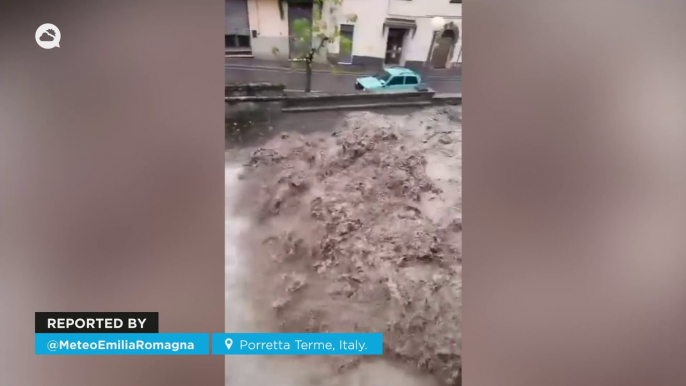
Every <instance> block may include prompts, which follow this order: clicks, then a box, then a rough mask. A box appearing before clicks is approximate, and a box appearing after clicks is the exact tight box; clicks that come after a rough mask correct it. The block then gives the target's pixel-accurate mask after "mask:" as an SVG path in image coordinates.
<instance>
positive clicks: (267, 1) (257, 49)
mask: <svg viewBox="0 0 686 386" xmlns="http://www.w3.org/2000/svg"><path fill="white" fill-rule="evenodd" d="M278 1H279V0H248V13H249V20H250V29H251V30H256V31H257V32H258V35H257V38H253V39H252V48H253V54H254V55H255V57H258V58H265V59H274V58H275V56H274V55H273V53H272V49H273V47H277V48H278V49H279V51H280V54H279V56H278V58H281V59H283V58H287V57H288V5H287V4H285V3H284V4H283V8H284V18H283V19H281V16H280V13H279V4H278ZM327 3H328V2H327ZM328 7H329V6H328V5H326V3H325V7H324V10H323V12H322V15H323V20H324V21H325V22H326V24H327V29H328V31H329V33H330V32H333V28H334V26H335V25H336V24H340V23H346V24H353V25H354V26H355V31H354V34H353V56H367V57H373V58H384V56H385V54H386V39H387V31H386V30H384V28H383V23H384V21H385V20H386V18H387V17H397V18H407V19H414V20H416V23H417V31H416V33H415V35H414V37H413V36H412V34H411V33H410V34H409V36H408V37H407V38H406V40H405V47H404V50H403V51H404V52H403V57H402V59H403V61H408V60H409V61H421V62H424V61H425V60H426V57H427V54H428V53H429V50H430V48H431V47H430V46H431V41H432V36H433V30H432V28H431V18H433V17H434V16H442V17H443V18H444V19H445V20H446V22H451V21H452V22H454V23H455V24H456V25H457V26H458V28H459V29H460V37H459V39H458V42H457V45H456V47H455V50H454V52H455V53H454V55H453V57H452V62H455V61H456V60H457V57H458V54H459V52H460V47H461V44H462V4H452V3H450V2H449V0H343V3H342V5H340V6H339V7H338V10H337V12H335V14H331V13H330V12H329V8H328ZM350 15H356V16H357V20H356V21H355V22H353V23H351V22H348V21H346V19H347V17H348V16H350ZM328 51H329V52H331V53H337V52H338V51H339V42H338V41H336V42H333V43H332V44H329V45H328ZM324 56H325V55H324ZM460 61H461V59H460Z"/></svg>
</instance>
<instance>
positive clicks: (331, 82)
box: [225, 67, 462, 93]
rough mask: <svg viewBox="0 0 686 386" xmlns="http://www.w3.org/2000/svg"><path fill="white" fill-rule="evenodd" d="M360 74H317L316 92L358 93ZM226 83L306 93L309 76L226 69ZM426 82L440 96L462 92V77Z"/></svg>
mask: <svg viewBox="0 0 686 386" xmlns="http://www.w3.org/2000/svg"><path fill="white" fill-rule="evenodd" d="M360 76H364V75H360V74H354V75H353V74H333V73H321V72H315V73H313V74H312V90H313V91H324V92H351V91H355V79H356V78H358V77H360ZM225 79H226V83H244V82H274V83H283V84H285V85H286V89H290V90H303V89H304V88H305V74H304V73H302V72H294V71H291V70H287V69H261V68H249V67H225ZM424 83H426V84H428V85H429V87H431V88H432V89H434V90H435V91H436V92H439V93H461V92H462V78H461V77H435V78H434V77H429V78H426V79H424Z"/></svg>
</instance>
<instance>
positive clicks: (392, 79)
mask: <svg viewBox="0 0 686 386" xmlns="http://www.w3.org/2000/svg"><path fill="white" fill-rule="evenodd" d="M400 78H402V80H401V81H400V83H395V84H391V82H393V81H394V80H396V79H400ZM405 78H406V76H405V75H394V76H392V77H391V79H389V80H388V82H386V86H387V87H388V86H404V85H405Z"/></svg>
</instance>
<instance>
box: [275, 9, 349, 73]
mask: <svg viewBox="0 0 686 386" xmlns="http://www.w3.org/2000/svg"><path fill="white" fill-rule="evenodd" d="M277 1H278V2H279V5H281V2H282V1H284V0H277ZM341 4H343V0H313V7H312V20H311V21H310V20H308V19H304V18H303V19H296V20H293V21H292V22H291V23H292V24H291V25H290V31H291V35H290V39H291V41H292V42H293V43H292V48H293V50H294V51H295V58H297V59H300V60H303V61H310V60H312V59H313V57H314V56H315V55H317V54H319V51H321V49H322V48H324V47H327V46H328V45H329V44H331V43H334V44H335V43H336V42H338V43H339V44H340V46H339V50H340V51H345V52H349V51H350V50H351V48H352V41H351V40H350V39H348V38H345V37H343V36H341V31H340V27H339V25H340V22H347V23H354V22H356V21H357V15H355V14H348V15H343V17H342V18H343V20H342V21H339V20H337V15H339V13H338V12H337V11H339V10H340V6H341ZM325 6H326V7H328V12H326V13H324V7H325ZM313 39H314V43H315V44H314V45H313ZM272 53H273V54H274V55H277V54H278V53H279V50H278V49H277V48H276V47H274V49H272Z"/></svg>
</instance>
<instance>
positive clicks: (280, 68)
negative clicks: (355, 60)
mask: <svg viewBox="0 0 686 386" xmlns="http://www.w3.org/2000/svg"><path fill="white" fill-rule="evenodd" d="M224 68H238V69H243V70H250V69H253V68H255V69H259V70H272V71H279V72H298V73H302V74H304V73H305V70H298V69H294V68H290V67H274V66H247V65H242V64H238V65H234V64H225V65H224ZM312 72H313V73H318V74H341V75H369V74H373V73H372V72H351V71H336V72H332V71H325V70H314V69H313V70H312Z"/></svg>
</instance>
